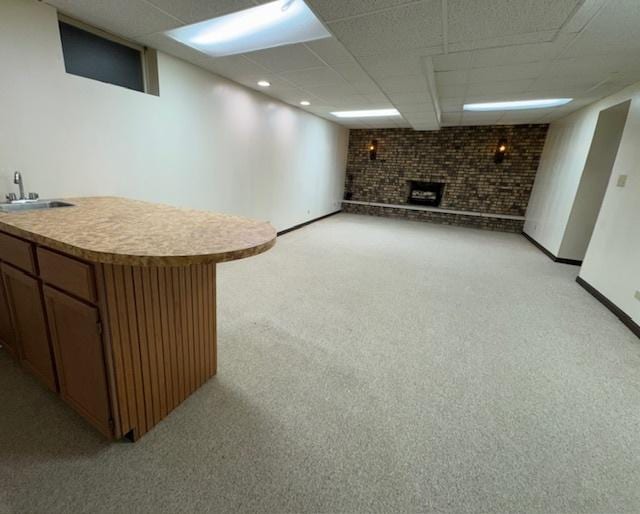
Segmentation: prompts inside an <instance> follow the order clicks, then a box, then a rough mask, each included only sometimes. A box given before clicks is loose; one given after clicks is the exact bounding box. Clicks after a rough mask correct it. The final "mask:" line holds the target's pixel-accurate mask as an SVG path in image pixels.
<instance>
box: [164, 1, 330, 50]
mask: <svg viewBox="0 0 640 514" xmlns="http://www.w3.org/2000/svg"><path fill="white" fill-rule="evenodd" d="M165 34H166V35H167V36H169V37H171V38H173V39H175V40H176V41H178V42H180V43H182V44H184V45H187V46H190V47H191V48H195V49H196V50H199V51H200V52H203V53H205V54H208V55H211V56H212V57H222V56H224V55H234V54H241V53H245V52H253V51H255V50H263V49H265V48H273V47H274V46H282V45H290V44H293V43H302V42H304V41H313V40H316V39H323V38H326V37H331V34H330V33H329V32H327V30H326V29H325V28H324V26H323V25H322V23H320V20H318V18H316V16H315V14H313V12H312V11H311V9H309V7H307V4H305V3H304V1H303V0H276V1H275V2H269V3H268V4H263V5H258V6H256V7H251V8H250V9H245V10H243V11H238V12H235V13H231V14H227V15H225V16H220V17H219V18H214V19H212V20H207V21H201V22H198V23H194V24H193V25H187V26H184V27H180V28H177V29H174V30H169V31H167V32H165Z"/></svg>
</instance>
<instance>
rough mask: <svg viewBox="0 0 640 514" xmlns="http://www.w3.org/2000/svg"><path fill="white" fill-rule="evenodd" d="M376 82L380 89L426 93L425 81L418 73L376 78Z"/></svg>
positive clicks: (392, 91)
mask: <svg viewBox="0 0 640 514" xmlns="http://www.w3.org/2000/svg"><path fill="white" fill-rule="evenodd" d="M376 83H377V84H378V85H379V86H380V88H381V89H382V91H384V92H385V93H387V94H392V93H421V92H424V93H425V94H426V93H427V83H426V80H425V78H424V77H421V76H420V75H406V76H398V77H386V78H382V79H378V78H376Z"/></svg>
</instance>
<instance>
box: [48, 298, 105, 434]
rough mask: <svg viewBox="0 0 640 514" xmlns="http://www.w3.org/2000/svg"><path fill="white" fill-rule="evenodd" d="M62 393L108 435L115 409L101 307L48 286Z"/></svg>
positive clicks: (52, 337) (53, 337)
mask: <svg viewBox="0 0 640 514" xmlns="http://www.w3.org/2000/svg"><path fill="white" fill-rule="evenodd" d="M44 297H45V303H46V306H47V317H48V319H49V332H50V333H51V340H52V342H53V350H54V352H55V356H56V367H57V370H58V381H59V383H60V395H61V396H62V398H63V399H64V400H65V401H66V402H67V403H69V404H70V405H71V406H72V407H73V408H74V409H76V410H77V411H78V412H79V413H80V414H81V415H82V416H84V417H85V418H86V419H87V420H88V421H89V422H90V423H92V424H93V425H94V426H95V427H96V428H97V429H98V430H100V431H101V432H102V433H103V434H105V435H106V436H107V437H112V435H113V434H112V430H111V425H110V419H111V409H110V408H109V394H108V389H107V378H106V369H105V362H104V354H103V347H102V336H101V334H100V332H101V331H100V325H99V315H98V309H97V308H96V307H93V306H91V305H87V304H86V303H83V302H81V301H79V300H76V299H75V298H72V297H70V296H67V295H66V294H64V293H61V292H59V291H57V290H55V289H52V288H50V287H47V286H45V287H44Z"/></svg>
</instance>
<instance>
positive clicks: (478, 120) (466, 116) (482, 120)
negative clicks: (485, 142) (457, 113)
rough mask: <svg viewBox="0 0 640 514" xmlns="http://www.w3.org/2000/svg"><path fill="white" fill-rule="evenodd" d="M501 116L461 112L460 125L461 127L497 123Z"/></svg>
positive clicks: (492, 113)
mask: <svg viewBox="0 0 640 514" xmlns="http://www.w3.org/2000/svg"><path fill="white" fill-rule="evenodd" d="M502 115H503V113H502V112H463V113H462V121H461V123H462V124H463V125H472V124H491V123H497V122H498V121H499V120H500V118H502Z"/></svg>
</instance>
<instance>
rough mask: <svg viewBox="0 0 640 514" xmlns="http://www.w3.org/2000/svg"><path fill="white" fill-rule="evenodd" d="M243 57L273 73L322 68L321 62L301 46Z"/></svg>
mask: <svg viewBox="0 0 640 514" xmlns="http://www.w3.org/2000/svg"><path fill="white" fill-rule="evenodd" d="M244 55H245V56H246V57H248V58H249V59H250V60H252V61H254V62H256V63H258V64H259V65H261V66H264V67H265V68H267V69H269V70H270V71H273V72H274V73H280V72H283V71H293V70H303V69H307V68H317V67H320V66H323V63H322V61H320V60H319V59H318V58H317V57H316V56H314V55H313V53H312V52H311V51H310V50H309V49H307V48H306V47H305V46H304V45H302V44H296V45H285V46H278V47H276V48H269V49H267V50H259V51H257V52H250V53H247V54H244Z"/></svg>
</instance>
